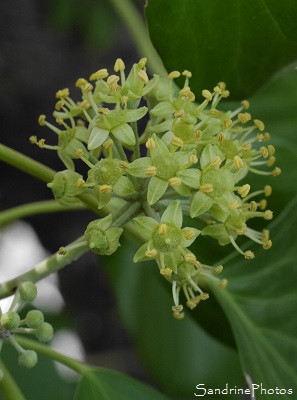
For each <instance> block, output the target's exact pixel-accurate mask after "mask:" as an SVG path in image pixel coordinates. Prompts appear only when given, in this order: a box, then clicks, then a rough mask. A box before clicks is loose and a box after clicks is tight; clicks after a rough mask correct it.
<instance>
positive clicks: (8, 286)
mask: <svg viewBox="0 0 297 400" xmlns="http://www.w3.org/2000/svg"><path fill="white" fill-rule="evenodd" d="M66 250H67V253H66V254H65V255H59V254H58V252H57V253H55V254H53V255H51V256H50V257H48V258H47V259H45V260H44V261H42V262H40V263H39V264H37V265H36V266H35V267H34V268H32V269H31V270H29V271H27V272H25V273H23V274H22V275H20V276H18V277H16V278H13V279H11V280H9V281H6V282H4V283H2V284H1V285H0V299H3V298H5V297H8V296H10V295H12V294H13V293H14V292H15V290H16V288H17V286H18V285H19V284H20V283H21V282H25V281H31V282H37V281H40V280H41V279H43V278H45V277H47V276H48V275H50V274H52V273H54V272H56V271H58V270H60V269H61V268H63V267H65V266H66V265H68V264H70V263H71V262H72V261H75V260H77V259H78V258H79V257H80V256H82V255H83V254H84V253H86V252H87V251H89V247H88V246H87V244H86V242H85V238H84V237H81V238H79V239H78V240H76V241H74V242H72V243H70V244H69V245H68V246H66Z"/></svg>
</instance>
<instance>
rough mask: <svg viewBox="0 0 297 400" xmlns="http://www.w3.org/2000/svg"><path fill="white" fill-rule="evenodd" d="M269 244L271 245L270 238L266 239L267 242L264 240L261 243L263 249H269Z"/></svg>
mask: <svg viewBox="0 0 297 400" xmlns="http://www.w3.org/2000/svg"><path fill="white" fill-rule="evenodd" d="M271 246H272V241H271V240H267V242H265V243H264V244H263V249H264V250H269V249H270V248H271Z"/></svg>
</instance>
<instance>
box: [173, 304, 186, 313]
mask: <svg viewBox="0 0 297 400" xmlns="http://www.w3.org/2000/svg"><path fill="white" fill-rule="evenodd" d="M183 308H184V307H183V306H182V305H181V304H179V305H178V306H172V311H173V312H175V313H179V312H181V311H182V310H183Z"/></svg>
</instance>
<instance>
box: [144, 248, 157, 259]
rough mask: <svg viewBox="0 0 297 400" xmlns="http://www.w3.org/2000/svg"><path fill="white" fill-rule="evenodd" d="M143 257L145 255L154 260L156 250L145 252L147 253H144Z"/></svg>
mask: <svg viewBox="0 0 297 400" xmlns="http://www.w3.org/2000/svg"><path fill="white" fill-rule="evenodd" d="M145 255H146V256H147V257H148V258H155V257H156V255H157V250H156V249H151V250H147V251H146V252H145Z"/></svg>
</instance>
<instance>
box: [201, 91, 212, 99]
mask: <svg viewBox="0 0 297 400" xmlns="http://www.w3.org/2000/svg"><path fill="white" fill-rule="evenodd" d="M202 96H203V97H205V98H206V100H208V101H211V100H212V94H211V93H210V91H209V90H207V89H204V90H202Z"/></svg>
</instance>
